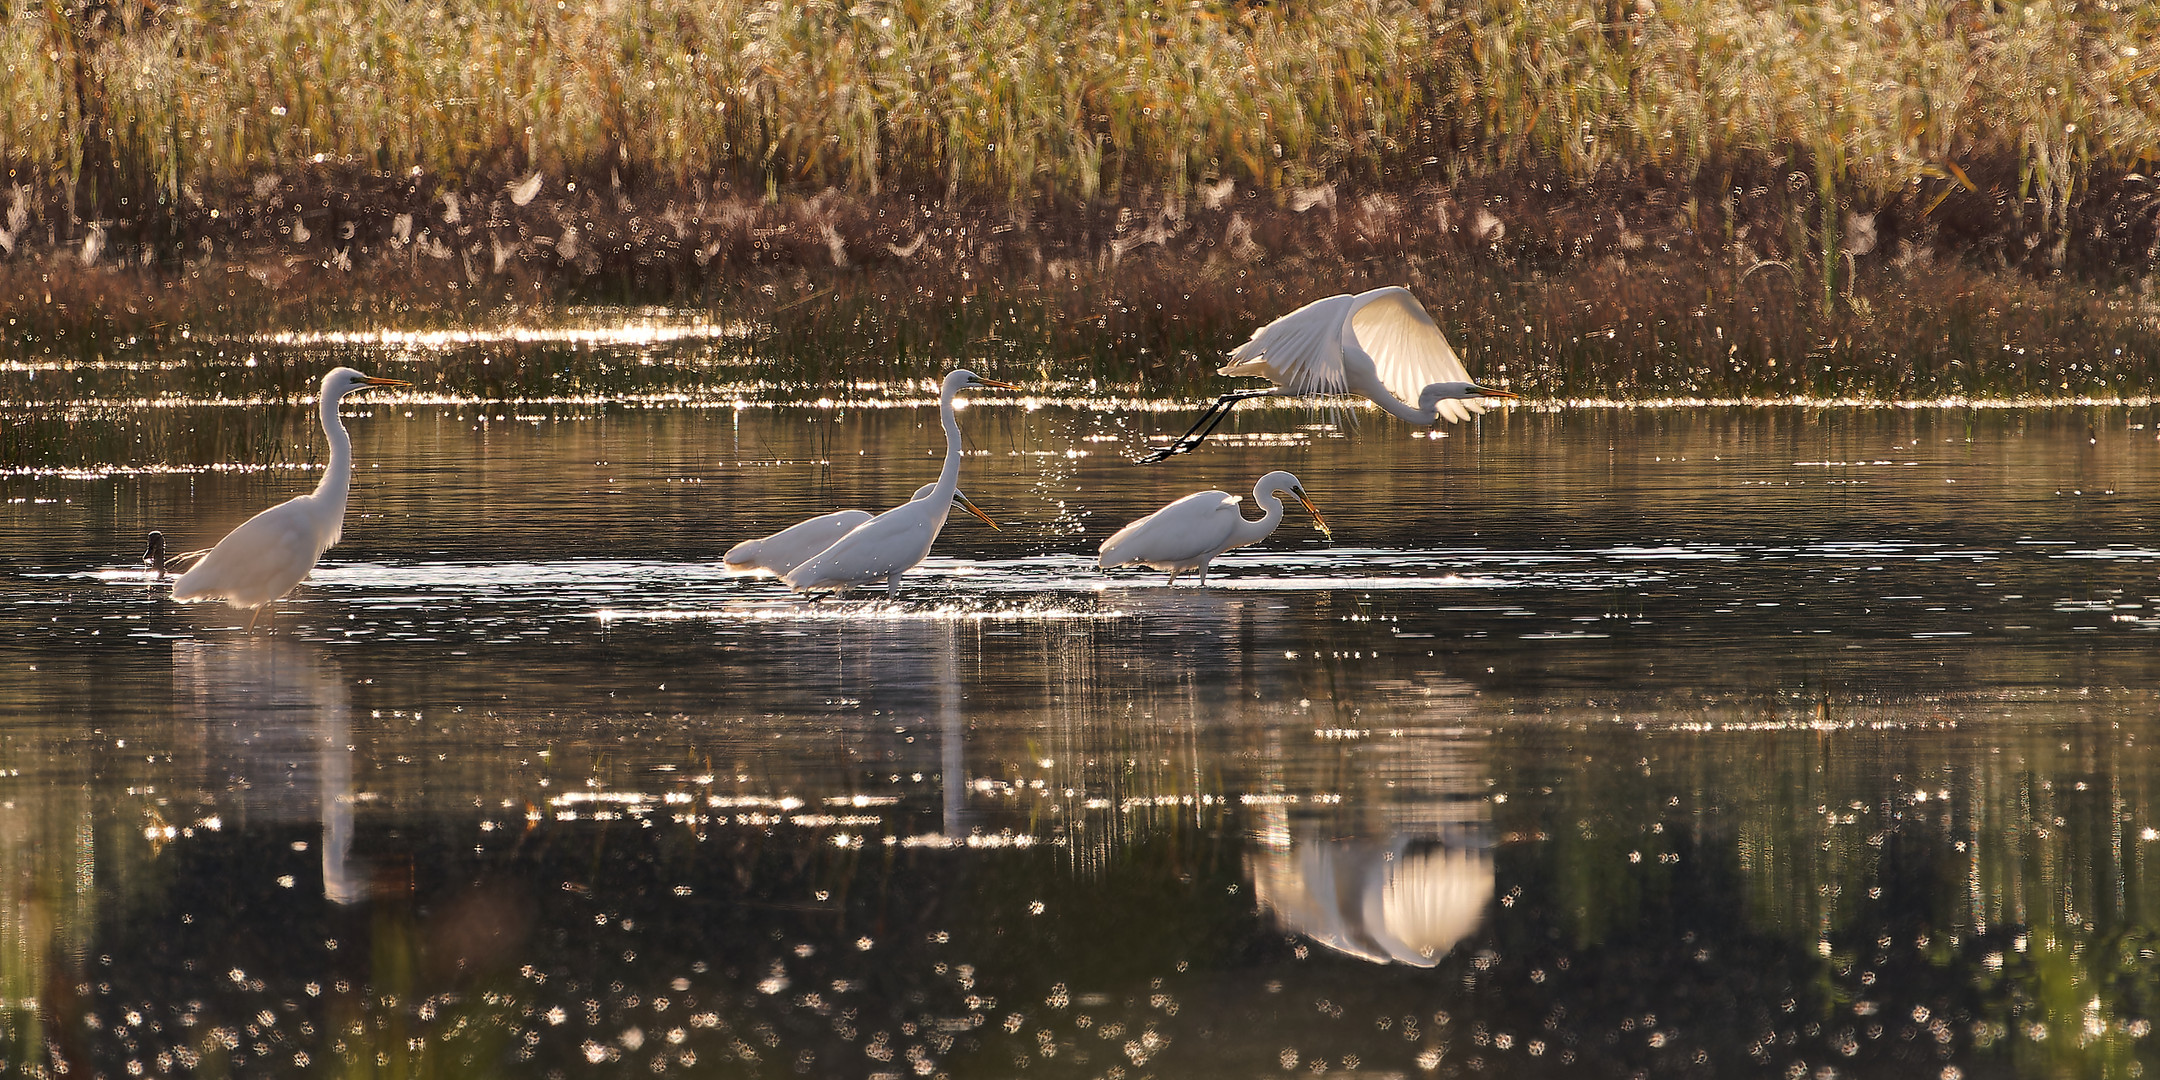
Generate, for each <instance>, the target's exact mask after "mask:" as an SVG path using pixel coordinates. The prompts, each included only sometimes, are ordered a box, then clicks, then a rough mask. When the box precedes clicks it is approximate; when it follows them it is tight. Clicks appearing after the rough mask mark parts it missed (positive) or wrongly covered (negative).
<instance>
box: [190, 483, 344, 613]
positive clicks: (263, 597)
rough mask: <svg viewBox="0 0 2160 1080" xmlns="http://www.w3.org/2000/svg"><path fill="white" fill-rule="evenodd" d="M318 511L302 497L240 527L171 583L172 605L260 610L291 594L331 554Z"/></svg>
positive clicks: (257, 516)
mask: <svg viewBox="0 0 2160 1080" xmlns="http://www.w3.org/2000/svg"><path fill="white" fill-rule="evenodd" d="M314 509H315V507H314V505H313V503H312V502H310V501H309V496H306V495H302V496H300V497H299V498H296V499H290V500H287V501H285V502H282V503H279V504H277V505H276V506H273V507H271V508H270V509H268V510H264V511H263V512H261V513H259V514H256V515H255V516H254V517H251V518H249V519H247V520H246V521H244V522H241V523H240V527H239V528H237V529H234V530H233V531H231V532H229V533H227V534H225V539H223V540H220V541H218V542H217V546H216V547H214V548H211V549H210V553H209V554H208V555H205V556H203V557H202V560H201V561H200V562H197V563H196V564H195V565H194V567H193V568H191V569H190V570H188V572H187V573H185V574H182V575H180V576H179V577H178V578H176V579H174V581H173V599H174V600H177V601H180V602H181V603H187V602H189V601H192V600H217V599H223V600H226V601H228V602H229V603H231V604H232V606H234V607H258V606H260V605H263V604H267V603H269V602H270V601H272V600H275V599H277V598H278V597H281V596H283V595H285V594H286V593H288V592H291V591H292V587H293V586H295V585H298V584H299V583H300V580H301V579H302V578H305V577H306V576H307V574H308V571H309V570H312V569H314V568H315V560H316V559H318V558H320V557H321V556H322V553H323V552H324V551H325V550H328V548H329V545H328V544H321V546H317V545H318V544H319V543H320V539H321V537H320V535H319V530H318V529H317V528H316V526H315V522H314V518H315V516H316V515H315V514H314V513H313V511H314Z"/></svg>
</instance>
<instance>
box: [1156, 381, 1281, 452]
mask: <svg viewBox="0 0 2160 1080" xmlns="http://www.w3.org/2000/svg"><path fill="white" fill-rule="evenodd" d="M1274 392H1275V391H1274V390H1273V389H1268V390H1237V391H1233V392H1231V393H1228V394H1224V395H1223V396H1221V397H1219V398H1216V399H1215V403H1214V404H1213V405H1210V406H1208V407H1207V411H1206V412H1204V413H1201V414H1200V419H1198V420H1195V421H1193V426H1191V427H1189V428H1186V429H1185V434H1183V435H1180V436H1178V437H1177V438H1176V439H1174V440H1172V441H1171V442H1170V445H1168V446H1165V447H1162V448H1161V449H1159V450H1156V451H1155V452H1154V453H1152V454H1149V455H1148V456H1146V457H1144V458H1141V459H1140V461H1139V464H1141V465H1152V464H1154V463H1155V462H1158V461H1161V460H1163V459H1165V458H1168V457H1170V456H1172V455H1174V454H1189V453H1192V452H1193V451H1194V450H1195V449H1197V448H1198V447H1199V446H1200V444H1201V442H1202V441H1204V440H1206V438H1207V437H1208V436H1210V435H1213V434H1214V433H1215V428H1216V426H1217V425H1219V424H1221V423H1222V422H1223V417H1225V416H1228V415H1230V410H1231V409H1233V408H1235V407H1236V406H1237V403H1238V402H1240V401H1244V400H1245V399H1247V398H1256V397H1266V396H1268V395H1269V394H1272V393H1274Z"/></svg>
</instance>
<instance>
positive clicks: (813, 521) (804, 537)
mask: <svg viewBox="0 0 2160 1080" xmlns="http://www.w3.org/2000/svg"><path fill="white" fill-rule="evenodd" d="M936 490H937V485H936V484H924V485H923V486H921V487H919V488H916V489H915V494H913V495H910V496H908V501H909V502H911V503H912V502H915V501H916V500H918V499H921V498H922V497H923V496H925V495H928V494H930V493H931V492H933V491H936ZM952 501H953V505H955V506H958V507H959V508H960V509H962V510H965V511H967V512H968V513H970V514H973V515H975V516H976V517H978V518H981V519H982V520H983V522H984V523H985V524H987V525H989V526H990V527H991V528H993V529H995V528H997V527H998V523H997V522H995V521H992V520H990V516H989V515H988V514H985V513H983V512H982V510H981V509H979V508H978V507H976V505H975V504H974V503H973V502H971V501H969V499H968V497H967V495H966V493H964V492H959V491H955V492H953V497H952ZM875 516H876V515H874V514H872V513H870V512H869V511H868V510H838V511H834V512H833V513H830V514H819V515H818V516H817V517H814V518H809V519H806V520H803V521H798V522H796V523H795V524H793V525H790V526H788V527H787V528H785V529H782V530H780V531H779V532H776V533H774V534H772V535H771V536H761V537H759V538H757V539H755V540H745V541H743V542H742V543H740V544H737V545H735V546H734V547H731V548H729V549H727V554H725V555H722V556H721V557H720V561H721V563H722V564H723V565H725V566H726V567H727V568H728V570H729V572H731V573H737V574H770V575H772V576H774V577H780V576H783V575H785V574H786V573H787V572H788V571H790V570H793V569H795V568H796V567H798V566H801V565H802V564H803V563H804V562H806V561H808V560H809V559H810V557H811V556H813V555H816V554H817V553H819V552H821V551H824V550H825V549H826V548H829V547H831V546H833V545H834V544H836V543H838V542H839V540H840V538H841V537H843V536H846V535H847V534H849V533H851V532H854V531H855V529H856V528H857V527H858V526H860V525H862V524H863V523H864V522H867V521H869V520H870V519H871V518H873V517H875Z"/></svg>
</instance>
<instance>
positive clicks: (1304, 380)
mask: <svg viewBox="0 0 2160 1080" xmlns="http://www.w3.org/2000/svg"><path fill="white" fill-rule="evenodd" d="M1365 295H1368V296H1369V295H1371V294H1370V293H1367V294H1365ZM1358 300H1359V297H1357V296H1352V295H1350V294H1348V293H1344V294H1343V295H1341V296H1330V297H1327V298H1326V299H1322V300H1315V301H1313V302H1312V303H1310V304H1307V305H1305V306H1304V307H1301V308H1299V309H1297V310H1296V311H1293V312H1291V313H1290V314H1288V315H1285V316H1283V317H1282V318H1279V319H1277V320H1275V321H1274V322H1271V323H1269V324H1267V325H1266V326H1263V327H1261V328H1260V329H1258V330H1255V331H1253V336H1252V340H1250V341H1247V342H1246V343H1245V344H1243V345H1240V346H1238V347H1237V349H1236V351H1234V352H1232V353H1231V354H1230V362H1229V363H1227V364H1224V365H1223V366H1222V367H1221V368H1220V369H1218V370H1217V372H1216V374H1219V375H1257V376H1260V377H1261V378H1264V379H1267V380H1269V381H1271V382H1273V383H1274V384H1275V385H1277V386H1279V387H1281V388H1282V389H1283V391H1284V392H1285V393H1289V394H1340V393H1342V392H1343V391H1344V390H1345V389H1347V388H1348V385H1349V384H1348V382H1347V381H1346V380H1345V379H1344V378H1343V351H1342V333H1343V320H1344V319H1347V318H1349V317H1350V312H1351V309H1352V307H1353V306H1354V305H1355V304H1356V303H1357V301H1358ZM1411 303H1412V304H1413V305H1415V304H1416V301H1414V300H1413V301H1411ZM1437 332H1438V331H1435V333H1437ZM1420 389H1422V387H1420Z"/></svg>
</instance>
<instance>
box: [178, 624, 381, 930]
mask: <svg viewBox="0 0 2160 1080" xmlns="http://www.w3.org/2000/svg"><path fill="white" fill-rule="evenodd" d="M173 697H174V705H175V706H176V707H177V708H179V709H181V710H192V711H193V712H194V713H195V715H196V716H198V717H200V718H201V719H202V720H203V721H204V722H205V724H206V726H207V728H208V733H209V743H210V746H211V747H212V750H211V752H212V755H213V760H218V761H221V762H222V764H223V767H224V768H225V769H226V770H228V771H229V773H230V774H231V779H232V780H233V781H236V782H234V783H231V784H229V786H230V787H231V788H233V789H236V790H237V792H238V796H237V797H238V798H239V800H240V807H239V809H244V810H245V811H247V813H248V814H249V815H250V816H251V818H253V819H255V820H258V821H264V820H266V821H270V822H283V821H305V820H317V821H320V822H321V823H322V836H321V841H320V847H321V849H322V875H323V896H324V897H325V898H326V899H329V900H332V901H335V902H337V903H340V904H349V903H353V902H355V901H358V900H362V899H365V898H366V896H367V881H368V879H367V877H366V876H365V874H364V873H363V874H361V875H356V874H355V872H354V867H353V866H352V865H351V864H352V843H353V802H354V794H353V779H352V777H353V766H352V749H351V746H350V742H351V735H352V703H351V695H350V692H349V691H348V690H347V688H346V686H345V679H344V672H343V669H342V668H341V667H340V666H339V664H338V662H337V661H336V660H335V659H332V658H330V657H328V656H325V655H322V654H321V653H320V652H318V651H317V650H316V649H314V648H312V647H309V646H306V645H303V644H300V643H298V642H291V641H269V640H257V641H247V642H244V643H241V644H235V645H216V646H206V645H201V644H197V643H194V642H184V643H181V644H179V645H176V646H175V647H174V649H173ZM310 772H312V773H313V775H309V774H310ZM363 869H364V868H363Z"/></svg>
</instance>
